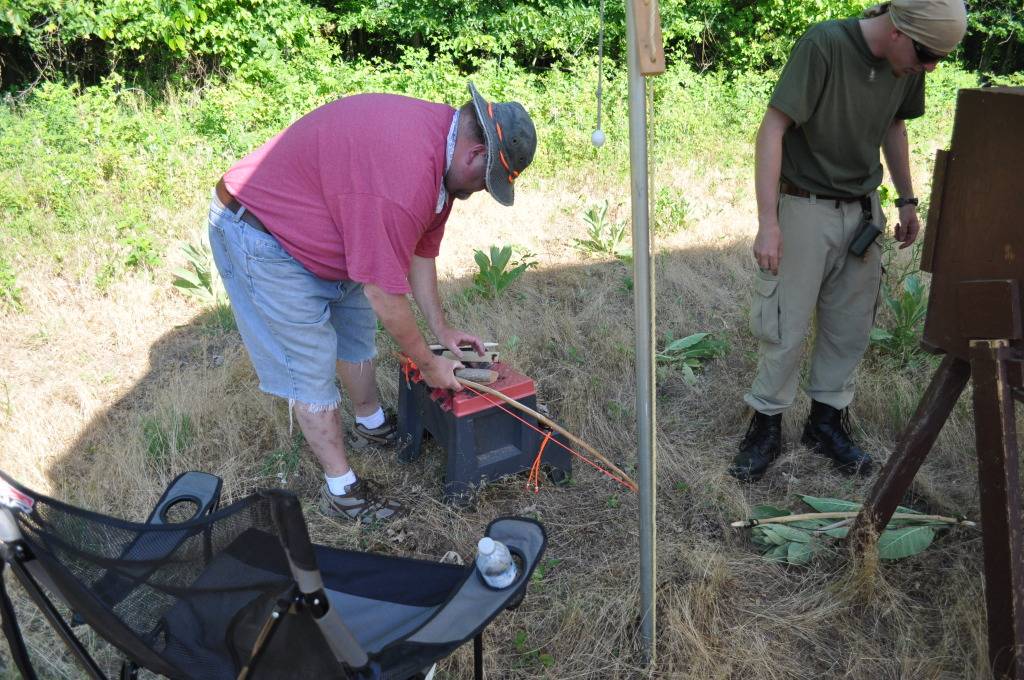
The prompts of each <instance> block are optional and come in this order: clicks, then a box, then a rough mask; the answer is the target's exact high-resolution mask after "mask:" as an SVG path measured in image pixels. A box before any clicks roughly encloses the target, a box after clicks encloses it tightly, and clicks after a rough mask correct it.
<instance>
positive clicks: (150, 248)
mask: <svg viewBox="0 0 1024 680" xmlns="http://www.w3.org/2000/svg"><path fill="white" fill-rule="evenodd" d="M117 242H118V243H120V244H121V245H122V246H123V247H124V248H125V249H127V253H126V254H125V256H124V260H123V261H124V266H125V267H127V268H128V269H154V268H156V267H157V265H159V264H160V262H161V261H162V259H163V258H161V257H160V253H159V252H158V250H157V248H158V247H157V244H156V241H155V240H154V238H153V235H152V234H151V233H150V231H149V228H148V227H147V226H146V225H145V224H142V225H139V226H137V227H133V226H130V225H121V226H119V227H118V228H117Z"/></svg>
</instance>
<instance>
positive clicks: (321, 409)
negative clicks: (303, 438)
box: [288, 398, 341, 437]
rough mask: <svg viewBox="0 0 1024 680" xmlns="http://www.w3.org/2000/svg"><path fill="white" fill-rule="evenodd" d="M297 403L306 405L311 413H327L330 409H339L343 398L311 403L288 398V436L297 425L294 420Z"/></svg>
mask: <svg viewBox="0 0 1024 680" xmlns="http://www.w3.org/2000/svg"><path fill="white" fill-rule="evenodd" d="M296 404H299V405H300V406H304V407H305V409H306V410H307V411H308V412H310V413H327V412H329V411H337V410H338V408H339V407H340V406H341V399H335V400H334V401H329V402H321V403H316V404H311V403H309V402H305V401H299V400H298V399H292V398H289V399H288V436H289V437H290V436H292V431H293V429H294V425H295V421H294V418H293V417H292V416H293V412H294V409H295V405H296Z"/></svg>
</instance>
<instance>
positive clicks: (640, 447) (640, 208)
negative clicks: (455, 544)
mask: <svg viewBox="0 0 1024 680" xmlns="http://www.w3.org/2000/svg"><path fill="white" fill-rule="evenodd" d="M635 1H636V0H626V36H627V38H626V52H627V53H628V65H629V167H630V188H631V194H632V207H633V306H634V310H635V315H636V320H635V325H636V424H637V473H638V478H637V482H638V483H639V485H640V639H641V642H642V644H643V659H644V663H645V664H647V665H650V664H653V663H654V659H655V635H656V628H655V622H656V615H655V614H656V609H655V601H654V584H655V572H656V571H657V555H656V553H655V545H656V543H657V541H656V538H657V535H656V530H655V488H656V484H655V480H656V470H655V460H656V459H655V447H654V432H655V427H654V425H655V417H654V416H655V413H654V405H655V401H654V333H653V330H654V308H653V306H652V304H651V302H652V300H653V299H654V268H653V266H652V263H651V248H650V224H649V219H648V218H649V215H648V205H649V203H648V197H647V97H646V93H647V83H646V81H645V80H644V77H643V76H642V75H640V59H639V54H638V47H637V42H638V41H637V35H636V19H635V17H634V15H633V3H634V2H635Z"/></svg>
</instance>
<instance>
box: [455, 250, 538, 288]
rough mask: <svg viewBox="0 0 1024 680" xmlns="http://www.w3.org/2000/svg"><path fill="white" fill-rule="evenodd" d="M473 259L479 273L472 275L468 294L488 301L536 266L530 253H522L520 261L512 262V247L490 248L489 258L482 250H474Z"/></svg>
mask: <svg viewBox="0 0 1024 680" xmlns="http://www.w3.org/2000/svg"><path fill="white" fill-rule="evenodd" d="M473 259H474V260H475V261H476V265H477V267H478V268H479V271H477V273H476V274H474V275H473V286H472V288H470V290H469V293H470V294H471V295H473V296H478V297H482V298H486V299H488V300H493V299H495V298H497V297H498V296H499V295H501V294H502V293H504V292H505V291H506V290H507V289H508V287H509V286H511V285H512V284H513V283H515V281H516V280H517V279H518V278H519V277H520V276H522V275H523V272H525V271H526V270H527V269H530V268H531V267H536V266H537V262H536V261H535V260H534V259H533V255H532V253H523V254H522V255H521V256H520V259H518V260H513V259H512V246H504V247H503V248H500V249H499V248H498V246H491V253H490V257H488V255H487V254H486V253H484V252H483V251H482V250H474V251H473ZM506 268H507V269H506Z"/></svg>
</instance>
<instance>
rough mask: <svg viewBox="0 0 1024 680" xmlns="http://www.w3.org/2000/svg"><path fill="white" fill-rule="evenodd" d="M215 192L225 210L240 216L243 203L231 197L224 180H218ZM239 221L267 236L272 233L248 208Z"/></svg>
mask: <svg viewBox="0 0 1024 680" xmlns="http://www.w3.org/2000/svg"><path fill="white" fill-rule="evenodd" d="M214 192H215V193H216V194H217V200H218V201H220V202H221V203H222V204H223V205H224V207H225V208H227V209H228V210H230V211H231V212H233V213H235V214H236V215H237V214H238V211H239V210H242V208H243V207H244V206H243V205H242V204H241V203H239V202H238V199H236V198H235V197H234V196H232V195H231V192H230V191H228V188H227V187H226V186H224V179H223V178H221V179H219V180H217V186H216V187H214ZM238 219H240V220H242V221H243V222H245V223H246V224H248V225H249V226H250V227H252V228H253V229H255V230H256V231H262V232H263V233H265V234H269V233H270V230H268V229H267V228H266V227H264V226H263V223H262V222H260V218H258V217H256V216H255V215H253V214H252V211H251V210H249V209H248V208H245V210H244V211H243V212H242V216H241V217H239V218H238Z"/></svg>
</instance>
